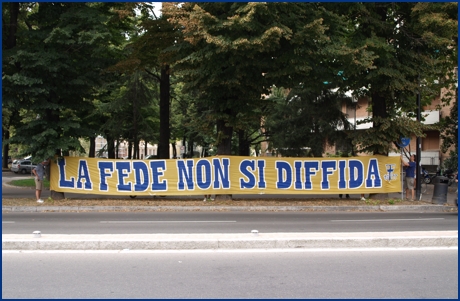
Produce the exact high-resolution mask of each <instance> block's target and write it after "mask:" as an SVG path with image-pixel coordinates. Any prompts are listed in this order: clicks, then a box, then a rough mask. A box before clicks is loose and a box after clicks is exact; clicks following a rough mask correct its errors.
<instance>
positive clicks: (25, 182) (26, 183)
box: [9, 178, 50, 188]
mask: <svg viewBox="0 0 460 301" xmlns="http://www.w3.org/2000/svg"><path fill="white" fill-rule="evenodd" d="M9 184H10V185H14V186H19V187H31V188H34V187H35V180H34V179H33V178H32V179H21V180H13V181H11V182H10V183H9ZM43 187H44V188H50V181H49V180H47V179H43Z"/></svg>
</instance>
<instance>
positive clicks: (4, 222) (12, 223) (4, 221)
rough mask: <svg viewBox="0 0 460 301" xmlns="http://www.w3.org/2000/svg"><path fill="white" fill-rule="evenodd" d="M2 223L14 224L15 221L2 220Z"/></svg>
mask: <svg viewBox="0 0 460 301" xmlns="http://www.w3.org/2000/svg"><path fill="white" fill-rule="evenodd" d="M2 224H14V222H10V221H2Z"/></svg>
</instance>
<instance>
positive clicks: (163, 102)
mask: <svg viewBox="0 0 460 301" xmlns="http://www.w3.org/2000/svg"><path fill="white" fill-rule="evenodd" d="M169 89H170V82H169V65H166V64H165V65H162V66H161V77H160V137H159V141H158V158H159V159H169V137H170V130H169V98H170V95H169Z"/></svg>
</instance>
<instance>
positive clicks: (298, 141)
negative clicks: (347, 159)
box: [266, 86, 351, 157]
mask: <svg viewBox="0 0 460 301" xmlns="http://www.w3.org/2000/svg"><path fill="white" fill-rule="evenodd" d="M347 98H348V97H346V96H345V95H341V94H339V93H335V91H331V90H324V92H323V94H322V95H320V96H318V94H317V93H316V92H315V91H314V89H313V90H312V89H310V88H308V87H306V86H299V87H297V88H295V89H292V90H291V91H290V92H289V94H288V95H287V96H281V97H279V96H278V97H273V98H272V99H273V100H274V101H275V103H276V104H275V106H274V108H273V110H272V112H271V114H270V115H268V116H267V118H266V120H267V122H266V128H267V131H268V133H269V140H270V142H271V143H272V147H274V148H275V149H276V150H277V152H278V153H280V154H282V155H283V156H286V157H306V156H312V157H321V156H322V154H323V153H324V150H325V147H326V145H328V144H329V145H332V144H334V142H336V141H337V140H338V139H339V138H341V137H342V136H343V133H344V132H343V131H342V130H339V129H343V130H349V129H350V124H349V123H348V121H347V118H346V116H345V114H343V113H342V111H341V105H342V103H343V102H344V101H348V102H350V101H351V100H349V99H347Z"/></svg>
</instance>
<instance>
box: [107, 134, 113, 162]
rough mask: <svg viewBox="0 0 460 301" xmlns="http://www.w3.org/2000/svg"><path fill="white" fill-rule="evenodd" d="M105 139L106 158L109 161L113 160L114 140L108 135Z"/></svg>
mask: <svg viewBox="0 0 460 301" xmlns="http://www.w3.org/2000/svg"><path fill="white" fill-rule="evenodd" d="M106 137H107V157H108V158H109V159H115V145H114V144H115V140H114V139H113V138H112V137H111V136H110V135H109V134H107V135H106Z"/></svg>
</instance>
